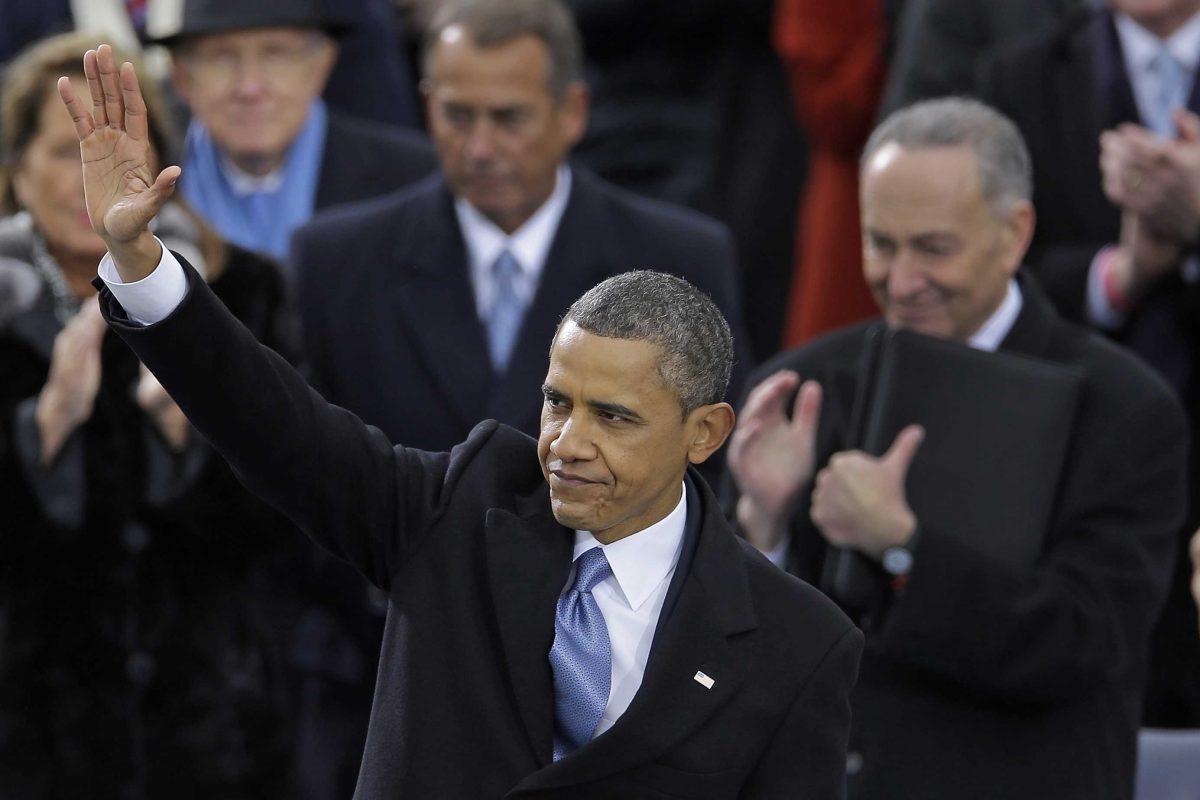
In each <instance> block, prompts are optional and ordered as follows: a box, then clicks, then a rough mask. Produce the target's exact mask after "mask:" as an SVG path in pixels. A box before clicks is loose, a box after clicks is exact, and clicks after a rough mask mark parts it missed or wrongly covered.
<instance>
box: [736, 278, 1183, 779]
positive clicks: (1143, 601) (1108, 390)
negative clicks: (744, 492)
mask: <svg viewBox="0 0 1200 800" xmlns="http://www.w3.org/2000/svg"><path fill="white" fill-rule="evenodd" d="M1022 288H1023V290H1024V297H1025V304H1024V307H1023V308H1022V311H1021V313H1020V316H1019V317H1018V318H1017V321H1016V323H1015V324H1014V326H1013V329H1012V330H1011V331H1010V333H1009V334H1008V336H1007V337H1006V338H1005V340H1004V342H1003V343H1002V348H1003V349H1004V350H1006V351H1010V352H1014V353H1022V354H1026V355H1029V356H1035V357H1038V358H1042V359H1045V360H1048V361H1052V362H1057V363H1060V364H1065V365H1070V366H1072V367H1076V368H1078V369H1081V370H1083V371H1084V373H1085V375H1086V378H1085V384H1084V389H1083V394H1082V396H1081V400H1080V404H1079V407H1078V410H1077V416H1076V421H1075V427H1074V430H1073V432H1072V435H1071V439H1070V444H1069V454H1068V461H1067V463H1066V465H1065V469H1064V476H1065V477H1064V479H1063V483H1062V485H1061V487H1060V488H1059V493H1058V500H1057V502H1056V504H1055V508H1054V510H1053V514H1052V518H1051V520H1052V521H1051V525H1050V529H1049V533H1048V535H1047V537H1046V539H1045V544H1044V548H1043V551H1042V555H1041V557H1040V559H1039V561H1038V563H1037V565H1036V567H1035V568H1034V569H1032V570H1024V571H1022V570H1018V569H1014V568H1010V567H1006V566H1005V565H1002V564H999V563H991V562H989V560H988V559H986V558H984V557H983V556H980V555H978V554H976V553H975V552H973V551H971V550H968V549H966V548H964V547H963V546H962V545H960V544H959V543H958V541H957V540H956V538H955V535H954V531H947V530H936V529H930V528H928V527H922V529H921V535H920V538H919V540H918V542H917V544H916V546H915V550H914V566H913V571H912V573H911V574H910V578H909V582H908V586H907V588H906V589H905V590H904V592H903V593H902V594H900V595H892V594H890V593H887V592H885V593H884V599H883V600H882V601H881V603H880V605H879V606H878V607H877V608H875V609H873V610H872V611H871V612H870V613H868V614H867V615H866V616H865V617H864V618H863V619H862V622H861V625H862V626H863V629H864V631H865V633H866V634H867V649H866V652H865V654H864V656H863V664H862V674H861V677H860V679H859V683H858V686H857V688H856V690H855V692H854V695H853V698H852V707H853V714H854V725H853V729H852V731H851V742H850V749H851V751H852V753H855V754H857V756H856V757H852V758H851V773H852V774H851V777H850V779H849V796H850V797H851V798H859V799H860V800H876V798H879V800H884V799H885V798H886V800H904V799H905V798H968V797H969V798H972V800H987V799H988V798H996V799H997V800H1000V798H1004V799H1005V800H1012V798H1018V797H1019V798H1030V799H1031V800H1032V799H1033V798H1045V799H1046V800H1051V798H1053V800H1068V799H1069V798H1078V799H1079V800H1103V799H1104V798H1129V797H1131V795H1132V790H1133V769H1134V752H1135V735H1136V731H1137V728H1138V723H1139V720H1140V715H1141V689H1142V684H1143V681H1144V680H1145V671H1146V658H1145V653H1144V651H1145V646H1146V639H1147V636H1148V634H1149V631H1150V626H1151V623H1152V622H1153V620H1154V616H1155V614H1156V612H1157V610H1158V607H1159V604H1160V603H1161V601H1162V598H1163V594H1164V592H1165V590H1166V586H1167V579H1168V575H1169V570H1170V565H1171V555H1172V550H1173V546H1174V536H1175V532H1176V530H1177V529H1178V528H1177V526H1178V525H1179V522H1180V519H1181V516H1182V510H1183V504H1184V491H1185V487H1184V477H1185V460H1186V453H1187V430H1186V427H1185V424H1184V419H1183V415H1182V413H1181V411H1180V409H1179V407H1178V404H1177V403H1176V401H1175V400H1174V398H1173V397H1172V395H1171V394H1170V392H1169V391H1168V390H1167V388H1166V387H1165V386H1164V385H1163V384H1162V382H1161V381H1160V380H1159V379H1158V378H1157V377H1156V376H1155V375H1154V374H1153V373H1151V372H1150V371H1149V370H1148V369H1147V368H1146V367H1145V366H1143V365H1142V364H1141V363H1140V362H1138V361H1137V360H1135V359H1133V358H1131V357H1130V356H1129V355H1128V354H1126V353H1125V351H1123V350H1121V349H1119V348H1117V347H1115V346H1113V345H1112V344H1110V343H1109V342H1107V341H1106V340H1104V339H1103V338H1101V337H1099V336H1097V335H1095V334H1092V333H1089V332H1087V331H1084V330H1083V329H1081V328H1078V327H1075V326H1073V325H1070V324H1068V323H1065V322H1063V321H1062V320H1061V319H1060V318H1059V317H1058V315H1057V314H1056V313H1055V312H1054V311H1053V309H1052V308H1051V306H1050V303H1049V302H1048V300H1047V299H1046V298H1045V296H1044V295H1043V294H1042V292H1041V291H1040V290H1039V289H1038V288H1037V286H1036V285H1035V284H1034V283H1033V282H1031V281H1030V280H1024V281H1023V282H1022ZM868 327H869V326H868V325H860V326H856V327H853V328H848V329H846V330H843V331H841V332H838V333H834V334H831V335H830V336H828V337H826V338H824V339H821V340H818V341H817V342H814V343H813V344H812V345H809V346H807V347H804V348H801V349H800V350H796V351H792V352H789V353H785V354H783V355H782V356H780V357H779V358H777V359H776V360H775V361H774V362H772V363H770V364H768V365H765V366H764V367H763V369H762V370H761V372H760V373H759V375H758V377H759V378H761V377H766V376H767V375H768V374H771V373H773V372H774V371H776V370H778V369H782V368H788V369H794V370H797V371H798V372H799V373H800V374H801V376H802V377H805V378H815V379H817V380H819V381H820V382H821V383H822V385H823V386H824V388H825V391H826V400H825V403H824V407H823V411H822V417H821V424H820V431H819V443H818V451H819V453H818V461H817V463H818V464H822V465H823V464H825V463H826V462H827V461H828V459H829V457H830V456H831V455H832V454H833V453H834V452H837V451H840V450H844V449H846V444H845V441H846V439H845V437H846V426H847V423H848V418H849V415H850V409H851V405H852V403H853V398H854V394H855V391H856V385H855V384H856V369H857V362H858V358H859V356H860V353H861V350H862V343H863V334H864V332H865V331H866V329H867V328H868ZM752 385H753V381H752ZM980 457H985V458H986V457H987V456H986V454H981V455H980ZM791 542H792V563H791V568H792V571H793V572H794V573H795V574H797V575H799V576H800V577H801V578H804V579H806V580H810V581H814V582H815V581H817V580H819V577H820V576H821V573H822V569H823V567H824V561H825V558H826V556H827V547H826V544H825V540H824V539H823V538H822V537H821V535H820V533H819V531H818V530H817V529H816V528H815V526H814V525H813V524H812V523H811V521H810V520H809V518H808V498H807V496H806V497H805V498H804V501H803V504H802V508H801V509H800V511H799V512H798V514H797V516H796V518H795V520H794V524H793V532H792V539H791ZM877 574H878V580H879V583H880V585H881V587H883V586H886V584H887V581H886V580H885V578H884V575H883V573H882V571H879V572H878V573H877ZM856 768H857V769H856ZM854 773H856V774H854Z"/></svg>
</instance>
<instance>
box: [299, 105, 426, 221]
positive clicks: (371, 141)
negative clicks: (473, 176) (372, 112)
mask: <svg viewBox="0 0 1200 800" xmlns="http://www.w3.org/2000/svg"><path fill="white" fill-rule="evenodd" d="M435 169H437V157H436V156H435V155H434V152H433V148H432V147H431V146H430V144H429V140H428V139H426V138H425V137H424V136H422V135H421V134H419V133H415V132H413V131H410V130H407V129H405V128H396V127H392V126H390V125H382V124H380V123H378V122H373V121H371V120H366V119H361V118H359V117H353V116H350V115H348V114H344V113H341V112H338V111H333V110H330V112H329V130H328V131H327V132H326V134H325V151H324V153H323V154H322V156H321V173H320V177H319V178H318V180H317V196H316V198H315V200H314V203H313V208H315V209H316V210H318V211H320V210H321V209H325V208H329V207H331V206H336V205H341V204H343V203H353V202H355V201H358V200H367V199H369V198H372V197H379V196H380V195H383V194H387V193H388V192H391V191H394V190H396V189H399V188H401V187H404V186H408V185H409V184H412V183H416V182H417V181H419V180H421V179H422V178H424V177H425V176H426V175H428V174H429V173H431V172H433V171H434V170H435Z"/></svg>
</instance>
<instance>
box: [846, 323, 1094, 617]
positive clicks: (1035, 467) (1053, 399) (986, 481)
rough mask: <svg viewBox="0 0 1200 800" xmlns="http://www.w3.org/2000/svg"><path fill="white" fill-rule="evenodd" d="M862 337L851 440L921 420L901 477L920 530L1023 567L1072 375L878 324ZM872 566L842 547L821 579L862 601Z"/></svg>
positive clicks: (1055, 474) (1038, 526)
mask: <svg viewBox="0 0 1200 800" xmlns="http://www.w3.org/2000/svg"><path fill="white" fill-rule="evenodd" d="M867 337H868V338H867V346H866V348H865V349H864V353H863V358H862V361H861V362H860V365H859V376H858V377H859V380H858V396H857V398H856V402H855V409H854V412H853V415H852V421H851V431H850V439H851V442H852V444H853V445H855V446H857V448H858V449H860V450H863V451H865V452H867V453H870V454H872V455H877V456H878V455H882V454H883V453H884V452H886V451H887V449H888V448H889V447H890V446H891V444H892V442H893V441H894V440H895V438H896V435H897V434H898V433H899V432H900V431H901V430H903V429H904V427H905V426H907V425H910V424H912V423H918V424H920V425H922V426H923V427H924V428H925V440H924V442H923V443H922V444H921V447H920V449H919V450H918V451H917V454H916V456H915V458H914V459H913V463H912V466H911V467H910V468H909V472H908V480H907V483H906V492H907V496H908V502H909V505H910V506H911V507H912V509H913V512H914V513H915V514H916V516H917V519H918V524H919V525H920V527H921V529H922V530H927V531H937V532H938V534H939V535H947V536H953V537H955V538H957V539H958V540H959V541H961V542H963V543H964V544H966V545H968V546H970V547H971V548H973V549H975V550H977V551H979V552H980V553H983V554H985V555H987V556H989V557H990V558H993V559H996V560H997V561H998V562H1002V563H1005V564H1008V565H1012V566H1016V567H1031V566H1032V565H1033V563H1034V561H1035V560H1036V559H1037V556H1038V553H1039V552H1041V549H1042V542H1043V539H1044V537H1045V533H1046V530H1047V528H1048V526H1049V524H1050V521H1051V520H1050V514H1051V511H1052V509H1053V508H1054V501H1055V497H1056V495H1057V492H1058V490H1059V485H1060V483H1061V481H1062V473H1063V465H1064V462H1065V461H1066V458H1067V446H1068V443H1069V441H1070V437H1071V428H1072V425H1073V424H1074V419H1075V413H1076V407H1077V405H1078V400H1079V392H1080V387H1081V385H1082V382H1083V376H1082V374H1081V373H1080V372H1078V371H1076V370H1073V369H1070V368H1067V367H1064V366H1062V365H1059V364H1053V363H1050V362H1046V361H1042V360H1040V359H1036V358H1032V357H1028V356H1023V355H1018V354H1014V353H1006V352H986V351H982V350H977V349H975V348H971V347H968V346H967V345H964V344H960V343H958V342H952V341H948V340H944V339H936V338H932V337H929V336H923V335H921V334H917V333H913V332H911V331H905V330H890V329H888V328H886V327H884V326H882V325H880V326H878V327H876V328H874V329H872V330H871V331H870V332H869V333H868V335H867ZM879 575H880V573H879V569H878V567H877V566H876V565H875V564H874V563H873V562H870V561H867V560H866V559H865V558H864V557H863V556H861V555H857V554H853V553H849V552H846V551H841V552H837V553H833V554H831V558H830V559H828V563H827V569H826V572H825V577H824V582H825V583H826V587H825V588H826V590H827V591H829V592H831V593H832V594H833V595H834V596H835V597H837V598H838V599H839V600H841V601H842V602H843V603H846V604H847V605H850V606H851V607H861V608H866V607H867V606H868V605H869V603H870V600H871V598H872V597H873V596H875V595H877V594H878V586H879V582H880V580H879Z"/></svg>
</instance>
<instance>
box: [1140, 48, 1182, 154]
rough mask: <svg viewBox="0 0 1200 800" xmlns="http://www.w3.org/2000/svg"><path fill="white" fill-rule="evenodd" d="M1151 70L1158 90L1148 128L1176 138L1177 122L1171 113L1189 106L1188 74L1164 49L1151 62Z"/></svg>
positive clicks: (1169, 52) (1147, 122) (1151, 104)
mask: <svg viewBox="0 0 1200 800" xmlns="http://www.w3.org/2000/svg"><path fill="white" fill-rule="evenodd" d="M1150 69H1151V71H1152V72H1153V73H1154V77H1155V81H1156V82H1157V84H1158V85H1157V90H1156V91H1155V93H1154V98H1153V100H1152V102H1151V103H1150V106H1151V107H1150V109H1149V111H1150V117H1151V118H1150V119H1148V120H1146V127H1147V128H1149V129H1150V130H1152V131H1154V132H1155V133H1157V134H1159V135H1161V136H1168V137H1170V138H1175V134H1176V132H1175V120H1174V118H1173V117H1172V115H1171V112H1172V111H1173V110H1174V109H1176V108H1183V107H1186V106H1187V101H1188V89H1189V88H1190V87H1189V86H1188V73H1187V69H1185V68H1184V66H1183V64H1181V63H1179V59H1177V58H1175V56H1173V55H1171V51H1169V50H1168V49H1167V48H1165V47H1163V48H1162V49H1160V50H1159V51H1158V55H1156V56H1155V57H1154V60H1153V61H1151V62H1150Z"/></svg>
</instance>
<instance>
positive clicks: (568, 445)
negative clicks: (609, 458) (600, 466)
mask: <svg viewBox="0 0 1200 800" xmlns="http://www.w3.org/2000/svg"><path fill="white" fill-rule="evenodd" d="M587 428H588V426H587V423H586V422H585V421H584V420H582V419H581V418H580V416H579V415H578V414H572V415H571V416H570V417H569V418H568V419H567V421H566V422H564V423H563V426H562V428H560V429H559V431H558V436H556V437H554V439H553V440H552V441H551V442H550V452H551V453H552V454H553V455H554V456H555V457H556V458H558V459H560V460H562V461H564V462H571V461H588V460H590V459H592V458H594V457H595V453H596V448H595V444H594V443H593V442H592V437H591V435H590V433H589V431H588V430H587Z"/></svg>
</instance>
